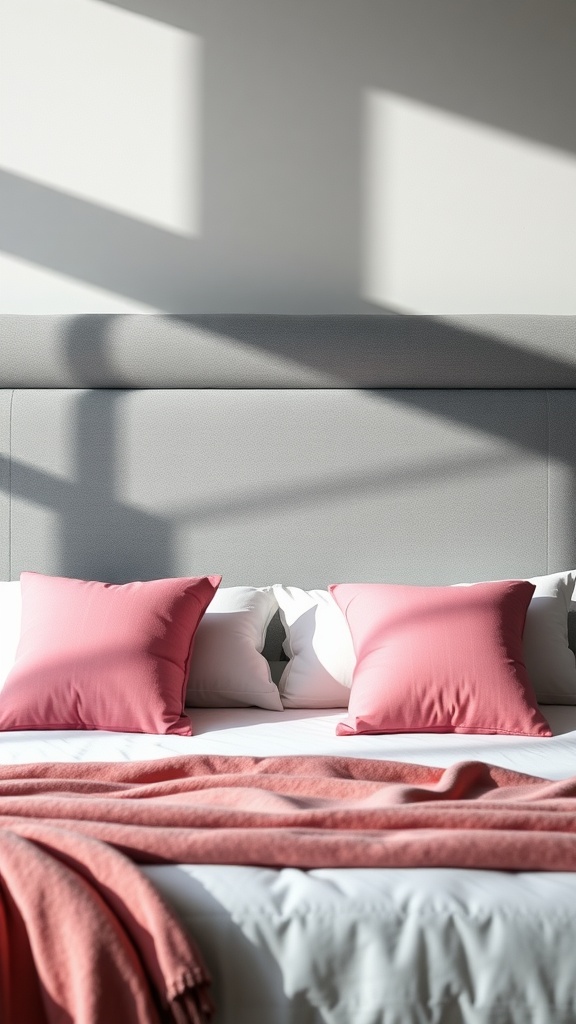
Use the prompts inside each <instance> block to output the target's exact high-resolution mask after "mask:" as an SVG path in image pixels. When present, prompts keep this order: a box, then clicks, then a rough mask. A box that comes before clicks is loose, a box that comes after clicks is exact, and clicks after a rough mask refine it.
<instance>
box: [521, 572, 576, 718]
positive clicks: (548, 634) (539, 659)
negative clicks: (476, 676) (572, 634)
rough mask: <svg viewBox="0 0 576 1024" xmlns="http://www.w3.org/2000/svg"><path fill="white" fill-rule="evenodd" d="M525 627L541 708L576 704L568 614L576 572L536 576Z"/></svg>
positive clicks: (530, 672)
mask: <svg viewBox="0 0 576 1024" xmlns="http://www.w3.org/2000/svg"><path fill="white" fill-rule="evenodd" d="M530 582H531V583H534V584H535V586H536V590H535V591H534V594H533V597H532V600H531V601H530V604H529V606H528V612H527V614H526V625H525V627H524V637H523V646H524V661H525V663H526V668H527V669H528V675H529V676H530V679H531V681H532V685H533V687H534V690H535V692H536V699H537V700H538V701H539V703H540V704H576V658H575V657H574V653H573V651H571V650H570V647H569V646H568V612H569V610H570V602H571V599H572V592H573V590H574V585H575V583H576V570H574V569H573V570H570V571H569V572H556V573H550V574H549V575H548V576H533V577H532V579H531V580H530Z"/></svg>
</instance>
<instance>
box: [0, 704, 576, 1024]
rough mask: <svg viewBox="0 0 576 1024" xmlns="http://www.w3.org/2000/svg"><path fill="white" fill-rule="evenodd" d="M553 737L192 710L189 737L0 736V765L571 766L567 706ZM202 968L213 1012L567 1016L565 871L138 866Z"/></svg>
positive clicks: (245, 1023) (572, 1017)
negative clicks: (276, 757) (251, 759)
mask: <svg viewBox="0 0 576 1024" xmlns="http://www.w3.org/2000/svg"><path fill="white" fill-rule="evenodd" d="M544 711H545V714H546V716H547V718H548V720H549V721H550V724H551V726H552V729H553V731H554V734H555V735H554V736H553V737H552V738H550V739H537V738H534V739H522V738H518V737H504V736H484V737H483V736H449V735H438V734H435V735H428V736H426V735H422V734H410V735H403V736H398V735H394V736H357V737H336V736H335V731H334V730H335V725H336V722H337V721H338V719H339V718H341V717H343V716H344V712H342V711H327V712H325V713H318V712H317V711H285V712H283V713H277V712H268V711H260V710H256V709H249V710H236V709H235V710H208V709H198V710H194V711H191V712H190V713H191V716H192V719H193V723H194V729H195V732H196V735H195V736H193V737H189V738H188V737H180V736H173V737H168V736H141V735H130V734H114V733H86V732H52V733H30V732H29V733H4V734H2V735H0V761H2V762H4V763H26V762H31V761H78V760H94V761H111V760H142V759H149V758H161V757H168V756H172V755H173V754H175V753H179V754H182V753H186V754H187V753H217V754H232V753H234V754H252V755H257V756H267V755H272V754H295V753H296V754H298V753H300V754H341V753H345V754H346V755H352V756H357V757H384V758H390V759H395V760H401V761H414V762H418V763H421V764H432V765H438V766H444V765H448V764H452V763H454V762H455V761H460V760H468V759H480V760H486V761H490V762H492V763H494V764H498V765H502V766H504V767H507V768H514V769H517V770H520V771H525V772H529V773H533V774H537V775H540V776H543V777H545V778H550V779H556V778H562V777H565V776H569V775H572V774H576V708H567V707H547V708H545V709H544ZM145 870H146V874H147V875H148V876H149V877H150V878H151V879H152V880H153V881H154V882H155V883H156V884H157V885H158V887H159V888H160V889H161V890H162V891H163V892H164V894H165V895H166V897H167V898H168V899H169V900H170V901H172V902H173V903H174V904H175V905H176V906H177V907H178V910H179V912H180V914H181V916H182V918H183V919H184V920H185V921H186V922H187V923H189V925H190V928H191V931H192V933H193V934H194V935H195V936H196V938H197V940H198V942H199V944H200V946H201V948H202V949H203V951H204V954H205V956H206V959H207V961H208V964H209V966H210V968H211V970H212V973H213V977H214V982H215V994H216V1000H217V1005H218V1015H217V1018H216V1024H574V1022H575V1021H576V986H575V985H574V981H573V979H574V948H575V945H576V875H572V874H567V873H558V874H547V873H537V872H531V873H517V874H513V873H507V872H489V871H468V870H451V869H433V870H432V869H394V870H373V869H346V870H343V869H338V870H335V869H330V870H328V869H324V870H316V871H299V870H295V869H284V870H271V869H267V868H249V867H238V866H236V867H234V866H213V865H208V864H207V865H194V866H190V865H180V866H170V867H165V866H161V867H160V866H158V867H148V868H146V869H145Z"/></svg>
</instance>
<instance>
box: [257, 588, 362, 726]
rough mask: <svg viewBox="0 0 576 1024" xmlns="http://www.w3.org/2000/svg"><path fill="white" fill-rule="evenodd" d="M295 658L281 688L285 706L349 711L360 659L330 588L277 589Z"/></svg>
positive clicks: (286, 643)
mask: <svg viewBox="0 0 576 1024" xmlns="http://www.w3.org/2000/svg"><path fill="white" fill-rule="evenodd" d="M273 589H274V594H275V597H276V600H277V602H278V607H279V609H280V619H281V621H282V625H283V626H284V630H285V632H286V639H285V641H284V643H283V645H282V646H283V649H284V652H285V654H286V655H287V656H288V658H289V659H290V660H289V662H288V664H287V665H286V667H285V669H284V671H283V672H282V676H281V678H280V682H279V684H278V687H279V690H280V696H281V698H282V703H283V705H284V707H285V708H347V707H348V701H349V699H350V687H351V686H352V675H353V672H354V667H355V665H356V656H355V654H354V647H353V644H352V637H351V635H350V630H349V628H348V623H347V622H346V619H345V618H344V616H343V614H342V612H341V611H340V609H339V607H338V605H337V604H336V602H335V600H334V598H333V597H332V595H331V594H330V593H329V592H328V591H327V590H301V589H300V588H299V587H283V586H279V585H276V586H275V587H274V588H273Z"/></svg>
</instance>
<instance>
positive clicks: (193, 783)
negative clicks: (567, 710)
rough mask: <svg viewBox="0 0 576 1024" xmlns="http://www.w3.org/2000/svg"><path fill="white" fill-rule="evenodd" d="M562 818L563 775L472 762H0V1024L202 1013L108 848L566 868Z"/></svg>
mask: <svg viewBox="0 0 576 1024" xmlns="http://www.w3.org/2000/svg"><path fill="white" fill-rule="evenodd" d="M575 812H576V779H568V780H565V781H561V782H547V781H545V780H543V779H538V778H533V777H531V776H527V775H521V774H519V773H517V772H511V771H507V770H505V769H502V768H495V767H493V766H490V765H486V764H482V763H480V762H463V763H461V764H457V765H454V766H453V767H451V768H448V769H445V770H444V769H441V768H428V767H422V766H419V765H413V764H401V763H396V762H389V761H373V760H364V759H358V758H344V757H270V758H251V757H222V756H193V757H175V758H170V759H166V760H162V761H147V762H137V763H132V764H130V763H121V764H107V763H97V764H96V763H91V764H78V763H73V764H35V765H13V766H0V830H1V831H0V877H1V879H2V882H1V884H0V896H1V900H0V951H1V958H0V991H1V992H2V993H3V995H2V996H0V1019H1V1020H6V1021H9V1022H10V1024H20V1022H22V1024H28V1021H32V1020H33V1021H35V1022H36V1021H38V1024H41V1022H44V1021H48V1022H49V1024H70V1022H71V1021H74V1024H100V1022H101V1021H104V1020H114V1019H118V1020H122V1021H123V1024H143V1022H146V1024H149V1022H150V1024H151V1022H153V1021H157V1020H167V1021H168V1020H170V1021H173V1022H175V1024H188V1022H193V1024H200V1022H202V1021H203V1020H205V1019H207V1017H208V1016H209V1013H210V1004H209V1002H208V999H207V996H206V988H205V986H206V982H207V974H206V972H205V969H204V967H203V964H202V962H201V959H200V956H199V954H198V952H197V950H196V949H195V948H194V946H193V944H192V943H191V941H190V940H189V939H188V938H187V937H186V935H185V933H184V932H183V931H182V930H181V929H180V928H179V927H178V925H177V923H176V921H175V919H174V918H173V917H172V916H171V915H170V914H169V911H168V910H167V909H166V908H165V907H164V905H163V903H162V901H161V900H160V898H159V897H158V896H157V895H156V893H155V891H154V890H153V888H152V887H151V886H150V885H149V884H148V883H147V881H146V879H145V878H144V876H142V875H141V874H140V872H138V870H137V869H136V868H135V867H134V866H133V865H132V864H131V863H130V861H129V860H127V858H126V856H121V854H124V855H127V857H128V858H130V859H131V860H133V861H137V862H142V863H144V862H146V863H188V864H191V863H213V864H214V863H216V864H260V865H271V866H278V867H280V866H295V867H301V868H315V867H378V866H386V867H396V866H398V867H400V866H401V867H411V866H434V867H438V866H452V867H469V868H495V869H504V870H514V871H534V870H536V871H538V870H545V871H572V870H575V869H576V813H575ZM112 848H114V849H112ZM22 965H28V968H29V969H26V970H25V975H26V977H25V982H24V984H22V983H20V984H19V985H18V984H16V980H15V979H16V976H17V975H18V974H19V975H20V979H21V980H22V971H23V970H24V968H23V966H22ZM33 965H34V969H33ZM95 976H97V977H98V979H99V980H100V984H96V985H95V984H94V978H95ZM151 993H152V994H151ZM154 993H155V994H154ZM2 999H4V1006H2V1002H1V1000H2ZM6 1000H8V1001H9V1000H12V1003H10V1002H9V1012H8V1010H7V1009H6ZM39 1007H42V1013H43V1014H44V1016H42V1015H39V1014H40V1010H39V1009H38V1008H39ZM1 1011H3V1012H1Z"/></svg>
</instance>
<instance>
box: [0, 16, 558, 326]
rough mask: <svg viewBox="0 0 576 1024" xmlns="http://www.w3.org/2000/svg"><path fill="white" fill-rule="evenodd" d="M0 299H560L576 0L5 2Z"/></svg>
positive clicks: (30, 303)
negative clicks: (575, 0)
mask: <svg viewBox="0 0 576 1024" xmlns="http://www.w3.org/2000/svg"><path fill="white" fill-rule="evenodd" d="M0 39H1V43H0V45H1V47H2V52H1V53H0V109H1V113H0V117H1V120H0V200H1V203H2V207H1V210H0V311H2V312H83V311H86V312H96V311H114V312H115V311H121V310H126V311H135V310H162V311H169V312H213V311H214V312H217V311H220V312H361V311H368V312H370V311H374V312H375V311H382V310H386V309H389V310H399V311H402V312H419V313H440V314H445V315H447V316H450V315H457V314H461V313H468V312H470V313H479V312H536V313H538V312H542V313H576V272H575V271H574V268H575V267H576V115H575V114H574V109H575V108H574V97H575V96H576V60H575V59H574V54H575V53H576V5H574V3H573V2H572V0H538V2H536V0H481V2H480V0H356V2H352V0H203V2H202V0H113V2H111V0H0Z"/></svg>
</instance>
